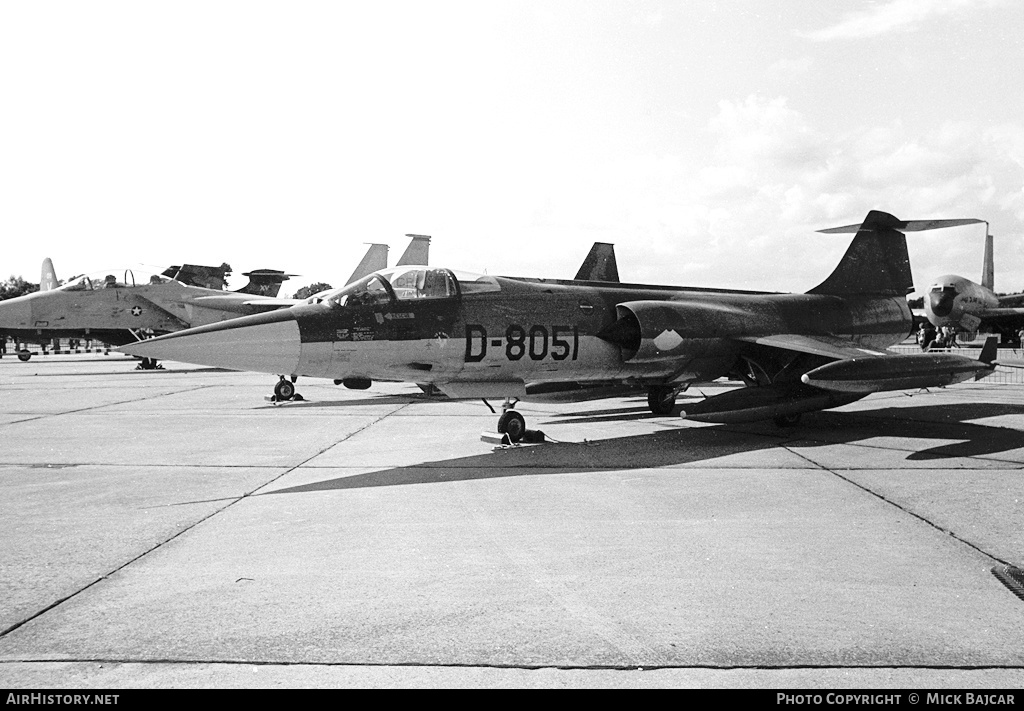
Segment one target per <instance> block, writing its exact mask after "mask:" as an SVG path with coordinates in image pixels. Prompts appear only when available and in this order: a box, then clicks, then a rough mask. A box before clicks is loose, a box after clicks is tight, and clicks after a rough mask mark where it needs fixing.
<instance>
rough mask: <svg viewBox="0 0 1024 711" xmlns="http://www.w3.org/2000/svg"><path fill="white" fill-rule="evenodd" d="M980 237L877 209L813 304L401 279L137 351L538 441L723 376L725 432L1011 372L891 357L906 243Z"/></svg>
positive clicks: (432, 274) (946, 223) (690, 409)
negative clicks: (566, 416) (540, 411)
mask: <svg viewBox="0 0 1024 711" xmlns="http://www.w3.org/2000/svg"><path fill="white" fill-rule="evenodd" d="M961 224H967V223H966V222H965V221H963V220H928V221H918V222H904V221H901V220H898V219H897V218H895V217H893V216H892V215H889V214H887V213H884V212H877V211H872V212H870V213H869V214H868V215H867V217H866V218H865V220H864V221H863V223H861V224H859V225H850V226H847V227H841V228H835V229H831V230H823V231H824V232H833V233H834V232H855V233H856V236H855V237H854V239H853V242H852V243H851V244H850V247H849V248H848V250H847V252H846V254H845V255H844V257H843V259H842V260H841V261H840V263H839V265H838V266H837V267H836V269H835V270H834V271H833V272H832V274H831V275H830V276H829V277H828V278H827V279H826V280H825V281H823V282H822V283H821V284H820V285H818V286H817V287H815V288H814V289H812V290H811V291H809V292H808V293H806V294H777V293H765V292H752V291H738V290H718V289H696V288H680V287H673V286H646V285H635V284H617V283H609V284H597V283H593V282H579V281H557V280H545V279H523V278H511V277H491V276H480V275H472V274H467V273H462V272H456V271H452V270H449V269H441V268H431V267H396V268H393V269H389V270H386V271H384V272H378V273H375V274H372V275H370V276H367V277H365V278H364V279H362V280H360V281H358V282H356V283H354V284H351V285H349V286H346V287H344V288H342V289H337V290H335V291H333V292H330V293H328V294H327V295H326V297H325V298H323V299H321V300H318V301H316V302H311V303H306V304H302V305H299V306H296V307H293V308H291V309H286V310H282V311H276V312H271V313H266V314H258V315H254V316H247V317H243V318H237V319H232V320H229V321H224V322H221V323H216V324H212V325H208V326H202V327H199V328H193V329H189V330H187V331H182V332H180V333H174V334H170V335H167V336H162V337H160V338H155V339H152V340H148V341H145V342H142V343H135V344H132V345H130V346H126V347H124V348H123V349H122V350H124V351H125V352H127V353H131V354H133V355H137V356H143V357H151V358H163V359H172V360H179V361H185V362H189V363H198V364H203V365H211V366H218V367H224V368H231V369H233V370H250V371H257V372H265V373H273V374H278V375H280V376H281V377H280V381H279V382H278V384H277V386H276V387H275V397H277V398H278V399H289V398H291V397H293V396H294V385H293V383H292V382H289V379H288V377H287V376H291V377H293V378H294V377H297V376H299V375H306V376H311V377H321V378H333V379H340V380H341V381H342V382H343V383H344V384H345V385H347V386H348V387H352V388H365V387H368V386H369V385H370V382H371V381H372V380H373V379H381V380H399V381H407V382H413V383H418V384H424V383H426V384H431V385H434V386H436V387H437V388H439V389H440V390H441V391H442V392H444V393H445V394H446V395H448V396H450V397H454V398H463V399H467V398H504V399H505V404H504V407H503V413H502V415H501V417H500V419H499V421H498V429H499V431H501V432H504V433H505V434H506V435H507V436H508V438H509V440H510V441H518V440H519V439H520V438H521V437H522V436H523V435H524V433H525V430H526V423H525V419H524V418H523V416H522V415H521V414H520V413H519V412H517V411H516V410H515V409H514V405H515V403H516V402H517V401H519V400H521V399H529V398H544V399H580V398H581V395H585V394H586V393H587V392H588V391H593V392H597V393H607V392H608V391H609V390H608V389H609V388H612V387H619V388H622V387H628V388H633V389H635V390H641V391H643V390H646V391H647V394H648V403H649V405H650V408H651V410H652V411H653V412H655V413H657V414H668V413H670V412H671V411H672V410H673V407H674V405H675V400H676V396H677V394H678V393H679V392H680V391H681V390H683V389H685V388H686V387H688V385H689V384H690V383H693V382H697V381H702V382H706V381H710V380H714V379H716V378H719V377H722V376H729V377H732V378H734V379H738V380H742V381H743V382H744V383H745V384H746V385H747V386H748V387H745V388H742V389H739V390H734V391H731V392H726V393H723V394H721V395H718V396H715V397H710V398H707V399H705V400H703V401H701V402H697V403H693V404H692V405H690V404H688V405H687V407H686V408H685V413H684V416H686V417H688V418H691V419H695V420H702V421H708V422H744V421H751V420H759V419H768V418H774V419H775V420H776V421H777V422H778V423H779V424H786V425H788V424H794V423H795V422H796V421H797V420H798V419H799V417H800V415H801V413H804V412H810V411H814V410H822V409H828V408H831V407H837V406H839V405H844V404H847V403H850V402H853V401H855V400H858V399H860V398H862V397H864V396H866V395H867V394H868V393H871V392H877V391H882V390H898V389H903V388H920V387H929V386H940V385H947V384H949V383H955V382H960V381H963V380H966V379H969V378H981V377H984V376H985V375H987V374H989V373H991V372H992V370H994V368H995V365H994V362H993V359H994V347H995V344H994V343H992V344H990V345H989V346H987V347H986V349H984V350H983V357H982V359H981V360H977V361H975V360H972V359H970V358H967V357H964V356H960V355H956V354H951V353H922V354H914V355H899V354H895V353H892V352H888V351H886V350H885V349H886V348H887V347H889V346H891V345H893V344H896V343H898V342H900V341H901V340H903V339H904V338H905V337H906V336H907V335H908V334H909V332H910V328H911V314H910V309H909V307H908V306H907V301H906V295H907V293H908V292H909V291H910V290H911V289H912V288H913V286H912V279H911V272H910V260H909V257H908V253H907V244H906V238H905V236H904V235H903V232H902V231H912V230H924V229H937V228H940V227H950V226H955V225H961Z"/></svg>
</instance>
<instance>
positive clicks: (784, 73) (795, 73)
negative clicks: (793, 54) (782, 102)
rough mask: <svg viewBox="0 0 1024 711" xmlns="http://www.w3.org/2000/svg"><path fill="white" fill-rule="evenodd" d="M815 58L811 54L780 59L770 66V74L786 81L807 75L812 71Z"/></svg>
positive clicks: (774, 77)
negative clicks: (796, 57) (797, 57)
mask: <svg viewBox="0 0 1024 711" xmlns="http://www.w3.org/2000/svg"><path fill="white" fill-rule="evenodd" d="M813 65H814V60H813V59H812V58H811V57H809V56H804V57H800V58H799V59H780V60H779V61H777V62H775V63H774V64H772V65H771V66H770V67H768V71H767V73H768V76H769V77H770V78H772V79H776V80H780V81H785V80H790V79H796V78H799V77H802V76H805V75H806V74H807V73H808V72H810V71H811V67H812V66H813Z"/></svg>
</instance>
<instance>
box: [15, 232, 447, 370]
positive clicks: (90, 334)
mask: <svg viewBox="0 0 1024 711" xmlns="http://www.w3.org/2000/svg"><path fill="white" fill-rule="evenodd" d="M407 236H408V237H410V238H412V239H411V241H410V243H409V246H408V247H407V248H406V250H405V253H404V254H403V255H402V259H401V260H400V263H401V262H402V261H403V260H422V261H420V262H418V263H422V264H425V263H426V260H427V258H428V256H429V255H428V250H429V243H430V237H428V236H426V235H407ZM381 248H383V250H382V249H381ZM407 263H408V262H407ZM386 267H387V245H370V248H369V249H368V250H367V252H366V255H365V256H364V257H363V259H362V261H361V262H360V264H359V266H358V267H357V268H356V271H355V272H354V273H353V275H352V280H358V279H361V278H363V277H365V276H366V275H368V274H371V273H373V272H375V271H379V270H381V269H385V268H386ZM230 273H231V267H230V266H228V265H227V264H221V265H220V266H219V267H211V266H202V265H196V264H184V265H174V266H171V267H169V268H167V269H165V270H164V271H163V272H162V273H160V274H152V273H150V272H148V271H144V270H140V269H128V270H123V271H120V270H119V271H117V272H115V273H114V274H110V273H106V272H101V273H99V274H91V275H83V276H79V277H76V278H74V279H71V280H69V282H68V283H67V284H64V285H63V286H58V283H59V282H58V280H57V278H56V274H55V271H54V268H53V262H52V261H51V260H50V258H49V257H47V258H46V259H44V260H43V267H42V276H41V281H40V286H41V291H40V292H36V293H33V294H27V295H25V296H22V297H18V298H14V299H8V300H6V301H3V302H0V338H6V337H8V336H9V337H11V338H13V339H14V340H15V341H16V342H18V343H39V344H41V345H44V347H45V344H49V343H51V342H52V341H53V339H56V338H88V339H93V340H96V341H101V342H103V343H108V344H111V345H123V344H125V343H131V342H133V341H136V340H141V339H143V338H145V337H147V336H149V335H151V334H154V333H156V334H160V333H170V332H173V331H179V330H182V329H185V328H190V327H193V326H200V325H203V324H206V323H213V322H215V321H220V320H224V319H228V318H234V317H236V316H241V315H246V314H253V313H261V312H263V311H269V310H272V309H278V308H283V307H288V306H294V305H296V304H299V303H303V300H301V299H289V298H279V297H278V296H277V294H278V292H279V291H280V288H281V284H282V283H283V282H285V281H287V280H288V279H289V277H292V276H295V275H294V274H285V273H284V272H282V271H279V270H276V269H255V270H253V271H251V272H244V274H243V275H244V276H247V277H249V283H248V284H246V285H245V286H244V287H242V288H241V289H239V290H237V291H227V290H226V287H227V276H228V275H230ZM119 276H120V278H118V277H119ZM347 283H348V282H347ZM44 286H45V287H46V288H45V289H43V288H42V287H44ZM43 292H45V293H43ZM18 358H19V359H20V360H24V361H27V360H29V358H31V353H30V352H29V351H28V350H27V349H25V348H20V347H19V348H18ZM142 367H143V368H144V369H150V368H155V367H157V365H156V361H155V360H153V359H144V360H143V363H142Z"/></svg>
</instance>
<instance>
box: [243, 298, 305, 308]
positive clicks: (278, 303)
mask: <svg viewBox="0 0 1024 711" xmlns="http://www.w3.org/2000/svg"><path fill="white" fill-rule="evenodd" d="M302 303H305V299H283V298H274V299H271V298H266V299H251V300H250V301H243V302H242V305H243V306H262V307H263V308H275V309H283V308H287V307H290V306H295V305H296V304H302Z"/></svg>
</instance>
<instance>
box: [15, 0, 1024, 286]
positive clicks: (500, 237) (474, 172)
mask: <svg viewBox="0 0 1024 711" xmlns="http://www.w3.org/2000/svg"><path fill="white" fill-rule="evenodd" d="M1021 27H1024V2H1020V0H874V1H872V0H847V1H844V2H829V3H824V2H821V1H820V0H786V2H784V3H766V2H764V1H763V0H717V1H716V0H670V1H665V2H660V1H657V0H615V1H609V0H582V1H575V0H540V1H535V0H508V1H504V0H473V1H472V2H458V1H454V0H430V1H429V2H422V1H419V2H407V1H404V0H390V1H389V0H375V1H374V2H365V1H360V2H348V1H346V0H335V1H334V2H314V1H308V2H303V1H302V0H289V2H264V1H261V0H246V1H245V2H227V1H218V0H202V1H201V2H192V1H190V0H176V2H173V3H169V2H149V1H144V0H131V1H130V2H112V1H104V0H92V1H90V2H80V1H78V0H76V1H74V2H64V1H61V0H42V1H40V2H7V3H0V278H6V277H7V276H8V275H19V276H24V277H25V278H26V279H29V280H30V281H38V280H39V271H40V263H41V261H42V259H43V258H44V257H50V258H52V259H53V261H54V265H55V267H56V271H57V274H58V276H59V277H65V278H66V277H68V276H71V275H72V274H80V273H93V272H98V271H108V270H111V269H114V268H123V267H124V266H126V265H136V264H143V265H149V266H150V268H153V269H154V270H155V271H159V270H162V269H163V268H165V267H167V266H170V265H172V264H181V263H183V262H186V263H192V264H209V265H217V264H220V263H222V262H227V263H229V264H230V265H232V267H233V268H234V270H235V273H234V274H235V276H234V277H233V278H232V280H231V285H232V288H238V287H240V286H242V285H243V284H244V283H245V278H244V277H241V272H244V271H248V270H249V269H255V268H276V269H282V270H285V271H287V272H289V273H292V274H296V275H299V276H296V277H295V278H294V279H292V280H291V281H289V282H288V283H287V284H285V286H284V288H283V289H282V293H283V294H288V293H290V292H292V291H294V289H296V288H298V287H300V286H303V285H306V284H309V283H312V282H326V283H329V284H332V285H334V286H341V285H342V284H343V283H344V281H345V279H346V278H347V277H348V275H349V274H350V273H351V272H352V270H353V269H354V268H355V266H356V264H357V263H358V261H359V259H360V258H361V256H362V254H363V252H364V251H365V249H366V246H365V244H366V243H368V242H383V243H387V244H389V245H390V247H391V261H392V263H394V261H395V260H397V258H398V257H399V255H400V254H401V253H402V251H403V250H404V249H405V246H406V244H407V242H408V240H407V239H406V238H405V237H404V235H405V234H407V233H418V234H429V235H431V236H432V238H433V240H432V242H431V260H430V261H431V263H432V264H436V265H440V266H449V267H452V268H457V269H462V270H465V271H475V272H480V273H489V274H494V275H511V276H533V277H550V278H572V276H574V275H575V273H576V270H577V269H578V267H579V265H580V263H581V262H582V260H583V258H584V256H585V255H586V253H587V251H588V250H589V249H590V246H591V244H592V243H593V242H595V241H602V242H612V243H614V244H615V249H616V254H617V257H618V263H619V272H620V275H621V277H622V279H623V280H624V281H630V282H640V283H658V284H677V285H692V286H711V287H723V288H741V289H764V290H771V291H806V290H807V289H810V288H812V287H813V286H815V285H816V284H817V283H819V282H821V281H823V280H824V279H825V277H826V276H828V274H829V273H830V272H831V270H832V269H833V268H834V266H835V264H836V263H837V262H838V260H839V259H840V257H841V256H842V254H843V252H844V251H845V249H846V247H847V245H848V244H849V235H822V234H817V233H816V230H820V229H825V228H829V227H836V226H839V225H847V224H853V223H858V222H860V221H861V219H863V217H864V216H865V215H866V214H867V212H868V211H869V210H872V209H879V210H884V211H886V212H890V213H892V214H894V215H896V216H897V217H899V218H900V219H907V220H910V219H932V218H962V217H973V218H978V219H982V220H986V221H988V222H989V229H990V231H991V232H992V234H994V235H995V258H996V288H997V290H999V291H1021V290H1024V90H1022V89H1021V83H1020V77H1021V72H1020V67H1022V66H1024V40H1022V39H1021V33H1020V28H1021ZM984 235H985V226H984V225H977V226H970V227H960V228H952V229H946V230H940V231H935V232H922V233H911V234H909V235H908V244H909V249H910V255H911V266H912V269H913V274H914V280H915V287H916V288H917V289H918V291H921V290H923V289H926V288H927V286H928V285H929V283H930V282H931V281H932V280H934V279H935V277H937V276H938V275H941V274H946V273H956V274H962V275H963V276H966V277H968V278H970V279H974V280H976V281H977V280H979V279H980V276H981V267H982V264H981V262H982V251H983V246H984Z"/></svg>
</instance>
